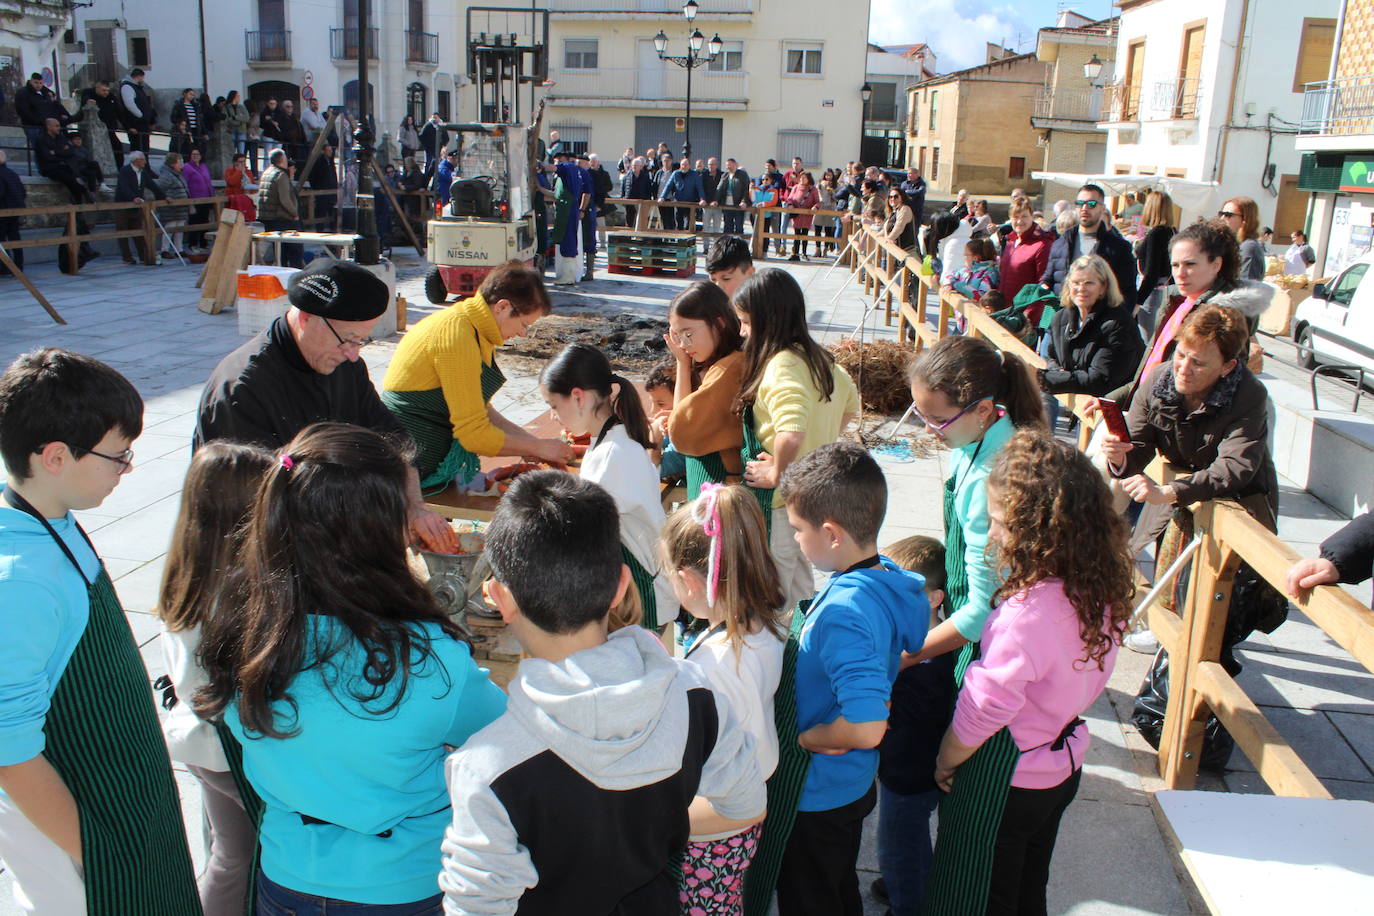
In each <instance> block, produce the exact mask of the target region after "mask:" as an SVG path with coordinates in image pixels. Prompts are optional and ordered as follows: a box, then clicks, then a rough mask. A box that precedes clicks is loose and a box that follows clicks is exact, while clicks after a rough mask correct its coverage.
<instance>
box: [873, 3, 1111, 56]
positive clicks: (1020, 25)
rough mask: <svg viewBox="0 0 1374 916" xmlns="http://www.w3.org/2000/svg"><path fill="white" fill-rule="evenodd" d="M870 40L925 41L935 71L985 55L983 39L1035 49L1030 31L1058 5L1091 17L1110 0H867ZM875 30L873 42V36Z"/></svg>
mask: <svg viewBox="0 0 1374 916" xmlns="http://www.w3.org/2000/svg"><path fill="white" fill-rule="evenodd" d="M871 3H872V7H871V13H870V18H869V27H868V34H869V36H870V41H874V42H875V43H880V44H884V45H899V44H916V43H918V42H925V43H926V44H928V45H930V47H931V48H932V49H933V50H934V51H935V55H936V61H937V63H938V65H939V69H940V72H941V73H949V72H951V71H953V70H962V69H963V68H965V67H972V66H976V65H978V64H981V63H983V62H984V61H985V60H986V55H985V50H984V43H985V42H989V41H991V42H994V43H996V44H1005V45H1006V46H1007V47H1010V48H1013V49H1014V50H1017V51H1021V52H1026V51H1034V50H1035V33H1036V31H1037V30H1039V29H1041V28H1044V27H1045V26H1051V25H1054V20H1055V17H1056V16H1057V15H1058V12H1059V9H1060V7H1061V6H1062V7H1064V8H1067V9H1071V10H1073V11H1074V12H1076V13H1080V14H1082V15H1084V16H1090V17H1092V18H1094V19H1105V18H1106V17H1108V16H1110V15H1112V12H1113V7H1112V5H1111V3H1110V0H1080V2H1077V3H1066V2H1062V0H1012V2H1007V0H989V2H980V0H871ZM876 35H881V36H883V37H882V40H881V42H878V41H877V40H876V39H874V38H873V36H876Z"/></svg>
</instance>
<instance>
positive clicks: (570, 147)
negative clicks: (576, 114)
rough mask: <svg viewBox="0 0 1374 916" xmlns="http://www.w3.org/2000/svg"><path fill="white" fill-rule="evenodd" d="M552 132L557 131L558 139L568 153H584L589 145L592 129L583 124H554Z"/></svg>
mask: <svg viewBox="0 0 1374 916" xmlns="http://www.w3.org/2000/svg"><path fill="white" fill-rule="evenodd" d="M553 130H556V131H558V139H560V140H562V141H563V148H564V149H566V150H567V151H568V152H570V153H573V154H576V153H585V152H587V151H588V150H587V147H588V146H590V145H591V142H592V129H591V128H590V127H587V126H586V125H585V124H555V125H553Z"/></svg>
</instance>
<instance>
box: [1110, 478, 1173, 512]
mask: <svg viewBox="0 0 1374 916" xmlns="http://www.w3.org/2000/svg"><path fill="white" fill-rule="evenodd" d="M1121 489H1123V490H1125V491H1126V494H1127V495H1128V496H1130V497H1131V499H1133V500H1135V501H1136V502H1138V503H1149V504H1150V505H1152V506H1163V505H1167V504H1169V503H1172V502H1174V501H1175V499H1176V497H1175V495H1174V488H1173V487H1161V486H1157V485H1156V484H1155V482H1154V481H1153V480H1151V479H1150V478H1148V477H1146V476H1145V475H1144V474H1137V475H1135V476H1134V477H1127V478H1126V479H1125V480H1123V481H1121Z"/></svg>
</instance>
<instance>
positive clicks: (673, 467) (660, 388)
mask: <svg viewBox="0 0 1374 916" xmlns="http://www.w3.org/2000/svg"><path fill="white" fill-rule="evenodd" d="M676 386H677V370H676V362H675V361H673V360H664V361H663V362H661V363H659V364H658V365H657V366H654V368H653V371H651V372H650V373H649V377H648V378H647V379H645V380H644V393H645V394H647V395H648V396H649V402H650V403H651V404H653V406H654V414H653V417H652V418H650V420H649V434H650V436H651V437H652V441H653V442H654V447H653V448H652V449H651V450H650V452H651V453H652V454H653V455H654V456H655V457H656V459H657V460H656V462H655V463H656V464H658V477H659V479H660V480H665V481H678V480H681V479H682V476H683V475H684V474H686V473H687V459H686V457H684V456H683V454H682V453H681V452H679V451H678V450H677V449H675V448H674V447H673V440H672V438H671V437H670V436H669V435H668V420H669V418H670V417H671V416H672V414H673V388H675V387H676Z"/></svg>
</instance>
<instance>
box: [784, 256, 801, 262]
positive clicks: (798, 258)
mask: <svg viewBox="0 0 1374 916" xmlns="http://www.w3.org/2000/svg"><path fill="white" fill-rule="evenodd" d="M787 260H789V261H800V260H801V258H800V257H799V256H798V255H795V254H794V255H792V256H791V257H790V258H788V259H787Z"/></svg>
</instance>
